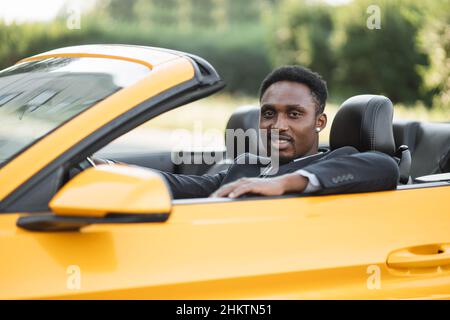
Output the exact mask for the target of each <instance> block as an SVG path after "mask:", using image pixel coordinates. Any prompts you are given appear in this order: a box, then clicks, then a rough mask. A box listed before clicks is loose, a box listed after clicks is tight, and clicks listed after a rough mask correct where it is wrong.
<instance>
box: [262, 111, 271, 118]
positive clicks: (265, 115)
mask: <svg viewBox="0 0 450 320" xmlns="http://www.w3.org/2000/svg"><path fill="white" fill-rule="evenodd" d="M263 117H264V118H271V117H273V111H264V112H263Z"/></svg>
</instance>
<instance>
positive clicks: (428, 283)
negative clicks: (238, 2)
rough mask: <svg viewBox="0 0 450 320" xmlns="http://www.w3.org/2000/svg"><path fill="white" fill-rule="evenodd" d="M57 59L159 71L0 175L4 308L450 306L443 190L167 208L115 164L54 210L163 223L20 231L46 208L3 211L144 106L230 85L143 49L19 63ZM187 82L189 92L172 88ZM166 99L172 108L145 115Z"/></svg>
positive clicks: (64, 192)
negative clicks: (170, 302)
mask: <svg viewBox="0 0 450 320" xmlns="http://www.w3.org/2000/svg"><path fill="white" fill-rule="evenodd" d="M55 57H59V58H61V57H62V58H66V57H75V58H81V57H91V58H96V59H117V60H123V61H128V62H130V63H136V64H140V65H142V66H145V67H146V68H148V69H149V70H150V72H149V73H148V75H147V76H145V77H143V78H142V79H140V80H139V81H137V82H136V83H134V84H132V85H130V86H128V87H126V88H123V89H121V90H119V91H117V92H115V93H113V94H111V95H110V96H108V97H107V98H106V99H103V100H102V101H100V102H98V103H96V104H94V105H93V106H92V107H90V108H88V109H87V110H85V111H83V112H82V113H80V114H78V115H77V116H75V117H73V118H71V119H70V120H69V121H66V122H65V123H63V124H62V125H60V126H59V127H58V128H56V129H55V130H53V131H51V132H49V133H48V134H46V135H45V136H44V137H42V138H41V139H39V140H37V141H36V142H35V143H33V144H32V145H31V146H29V147H27V148H25V149H24V150H22V151H21V152H20V153H19V154H17V155H15V156H14V158H13V159H10V160H9V161H8V162H7V163H6V164H5V165H4V166H2V167H0V201H1V202H0V208H1V209H2V211H1V212H0V299H53V298H58V299H59V298H63V299H66V298H76V299H84V298H87V299H110V298H111V299H403V298H414V299H417V298H424V299H429V298H433V299H434V298H436V299H447V298H450V202H449V201H448V200H447V199H449V197H450V185H448V183H441V184H437V185H433V186H429V187H423V188H404V189H399V190H394V191H384V192H373V193H360V194H345V195H329V196H295V195H293V196H282V197H268V198H263V197H260V198H249V199H238V200H230V199H192V200H174V201H171V200H170V198H168V197H167V195H168V194H169V193H168V191H167V190H166V189H165V188H166V187H165V185H164V184H161V183H160V180H158V179H155V177H154V176H153V174H152V173H150V172H148V170H144V169H139V168H132V167H130V168H127V167H124V166H120V165H112V166H111V167H110V168H102V167H99V168H98V169H93V168H90V169H87V170H86V171H85V172H83V173H82V174H80V175H79V178H78V179H74V180H73V181H69V182H68V183H67V184H66V185H64V186H62V188H60V187H58V192H57V194H56V195H53V196H54V197H53V198H52V200H51V201H50V203H49V207H50V208H51V209H52V213H50V215H52V216H59V217H64V216H76V215H77V214H78V215H79V216H80V217H81V218H82V217H83V216H89V217H90V218H93V219H94V218H98V219H101V218H102V217H104V216H105V214H106V213H107V212H109V211H111V210H113V209H111V208H114V209H115V210H118V211H120V212H132V213H133V214H134V215H133V217H136V216H139V215H143V216H145V215H150V216H151V214H158V213H161V212H164V213H166V214H167V216H166V217H165V218H164V219H161V220H160V221H156V222H155V221H149V222H146V223H142V222H140V223H119V222H117V223H114V222H113V223H98V224H97V223H92V224H89V225H86V226H84V227H83V228H81V229H80V230H74V231H62V232H58V230H56V231H55V230H53V231H50V230H48V231H46V230H41V231H32V230H28V229H27V228H23V227H21V226H20V224H19V225H18V221H19V220H20V219H21V218H24V217H25V218H27V217H33V216H39V215H40V214H41V213H39V212H27V211H25V210H17V211H8V210H6V209H5V208H8V207H11V208H14V205H10V204H11V203H14V201H16V200H17V199H26V198H27V197H28V196H30V195H29V193H30V192H33V190H34V189H33V187H34V186H35V185H38V184H39V183H40V181H45V178H46V177H47V176H48V175H49V174H50V173H51V172H54V171H57V170H58V169H59V168H64V167H65V163H66V162H67V161H69V159H72V158H74V157H75V158H76V157H77V155H78V154H81V153H85V152H88V151H95V150H96V149H98V147H99V146H100V145H104V143H103V142H102V143H100V144H96V143H98V141H101V140H102V139H103V138H104V137H105V136H108V135H112V136H113V135H117V136H119V135H120V134H122V133H123V132H126V131H127V130H131V129H132V128H133V127H135V126H137V125H138V124H139V123H138V122H134V123H133V124H131V125H130V126H128V127H127V126H126V125H125V122H126V121H130V119H129V118H126V119H125V118H123V116H124V115H130V112H131V114H132V112H133V110H137V109H138V108H142V112H144V113H145V112H147V113H148V114H147V116H146V117H147V118H151V117H154V116H155V115H157V114H159V113H162V112H165V111H167V110H169V109H171V108H174V107H176V106H177V105H180V104H183V103H185V101H191V100H194V99H196V98H198V97H201V96H205V95H208V94H210V93H212V92H214V91H217V90H218V89H220V87H221V83H220V79H218V78H217V79H212V78H211V79H206V77H205V79H203V80H202V79H201V74H200V73H202V72H203V71H201V70H199V67H198V66H196V63H195V61H194V60H195V59H197V58H196V57H192V56H188V55H185V54H182V53H178V52H173V51H168V50H161V49H154V48H146V47H131V46H101V45H99V46H81V47H72V48H65V49H60V50H56V51H51V52H48V53H45V54H42V55H38V56H34V57H31V58H28V59H25V60H23V61H21V62H20V63H27V62H29V61H40V60H42V59H49V58H55ZM198 61H199V60H198ZM188 84H191V85H192V87H189V85H188ZM183 86H185V88H186V92H184V91H183V90H184V89H182V90H181V91H174V90H173V89H174V88H183ZM199 91H202V92H201V93H200V94H198V95H196V93H197V92H199ZM183 95H185V96H186V97H184V96H183ZM161 96H163V97H165V98H164V99H166V100H170V99H172V98H173V99H175V100H173V104H170V103H169V104H166V106H165V107H164V108H159V109H158V104H153V105H152V104H151V103H148V107H146V104H147V102H152V101H154V100H155V99H159V98H161ZM184 98H185V99H184ZM177 99H178V100H177ZM166 100H164V101H166ZM161 104H162V102H161ZM151 108H153V109H151ZM150 109H151V110H156V111H154V112H153V111H152V112H153V113H152V112H150V111H149V110H150ZM136 115H139V114H136ZM142 121H145V119H142ZM111 126H113V128H112V129H111ZM121 126H122V127H125V128H123V129H122V130H123V131H120V130H118V129H117V128H120V127H121ZM105 128H110V130H109V131H104V130H106V129H105ZM116 129H117V130H118V131H117V133H116V131H114V130H116ZM102 130H103V131H102ZM111 139H112V137H111ZM91 153H92V152H91ZM102 170H103V171H102ZM75 180H77V181H75ZM147 195H148V196H149V197H150V199H151V200H152V201H154V203H149V201H147V200H146V199H148V198H147ZM30 197H31V196H30ZM78 203H85V204H86V208H84V209H83V208H82V209H83V210H81V209H80V208H77V204H78ZM95 206H97V207H95ZM94 207H95V208H94ZM150 207H152V208H154V212H150V211H151V210H150V211H149V208H150ZM74 208H77V209H76V210H75V209H74ZM77 210H78V211H77ZM75 211H77V212H75ZM46 214H47V215H48V212H47V213H46Z"/></svg>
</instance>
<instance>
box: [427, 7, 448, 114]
mask: <svg viewBox="0 0 450 320" xmlns="http://www.w3.org/2000/svg"><path fill="white" fill-rule="evenodd" d="M430 6H431V12H430V13H431V14H430V15H427V24H426V27H425V28H423V30H422V32H421V33H420V42H421V44H422V47H423V48H424V50H426V51H427V53H428V55H429V57H430V67H429V68H422V69H421V71H422V74H423V76H424V81H425V88H426V89H427V90H428V92H429V93H430V94H431V95H433V97H432V99H433V107H434V108H437V109H442V110H445V111H446V112H448V114H449V116H450V3H449V2H448V1H446V0H438V1H436V0H435V1H433V3H430Z"/></svg>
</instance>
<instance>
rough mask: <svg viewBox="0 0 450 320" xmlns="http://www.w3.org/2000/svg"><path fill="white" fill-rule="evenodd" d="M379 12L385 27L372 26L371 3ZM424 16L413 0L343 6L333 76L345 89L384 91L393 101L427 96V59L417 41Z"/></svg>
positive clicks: (363, 0)
mask: <svg viewBox="0 0 450 320" xmlns="http://www.w3.org/2000/svg"><path fill="white" fill-rule="evenodd" d="M370 5H376V6H378V7H379V8H380V10H381V11H380V12H381V29H369V28H368V27H367V19H368V18H369V14H368V13H367V8H368V7H369V6H370ZM422 22H423V16H422V13H421V12H420V8H419V7H418V6H416V4H415V3H414V2H412V1H401V0H398V1H395V2H391V1H388V0H377V1H375V0H355V1H354V2H353V3H351V4H350V5H348V6H345V7H344V8H342V9H341V11H340V16H339V20H338V23H337V25H338V26H339V30H338V32H337V39H338V40H337V41H338V42H339V51H338V55H337V58H338V61H339V63H338V67H337V69H336V77H335V82H336V83H337V86H339V87H340V88H341V89H342V91H343V92H346V93H347V94H352V95H354V94H360V93H374V94H384V95H386V96H388V97H389V98H390V99H391V100H393V101H394V102H405V103H411V102H415V101H416V100H417V99H420V98H424V94H423V92H422V91H421V88H422V87H423V81H422V77H421V75H420V74H419V68H418V67H419V66H426V65H427V64H428V59H427V55H426V54H425V53H424V52H423V51H421V49H420V48H419V46H418V44H417V35H418V31H419V30H420V27H421V24H422Z"/></svg>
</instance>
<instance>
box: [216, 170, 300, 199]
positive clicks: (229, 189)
mask: <svg viewBox="0 0 450 320" xmlns="http://www.w3.org/2000/svg"><path fill="white" fill-rule="evenodd" d="M307 185H308V178H305V177H303V176H302V175H300V174H298V173H290V174H285V175H283V176H280V177H275V178H242V179H239V180H237V181H234V182H230V183H228V184H226V185H224V186H223V187H221V188H219V189H218V190H217V191H216V192H214V193H213V194H211V195H210V197H228V198H238V197H240V196H242V195H244V194H247V193H253V194H259V195H263V196H279V195H282V194H285V193H290V192H299V193H300V192H303V190H305V188H306V186H307Z"/></svg>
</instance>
